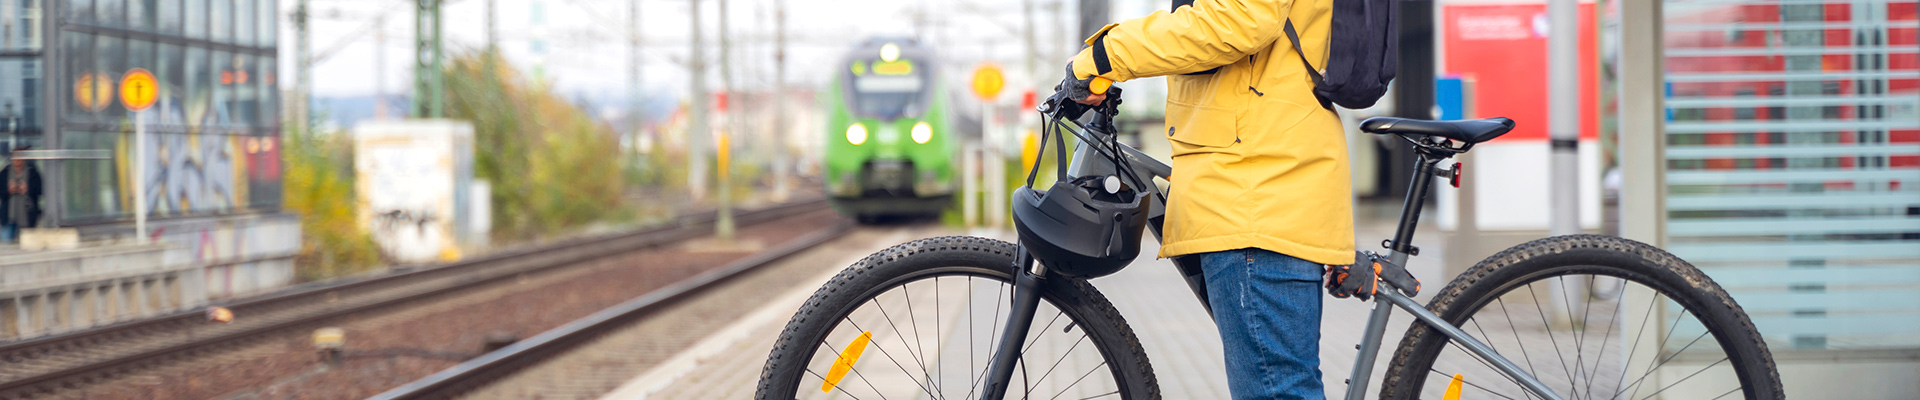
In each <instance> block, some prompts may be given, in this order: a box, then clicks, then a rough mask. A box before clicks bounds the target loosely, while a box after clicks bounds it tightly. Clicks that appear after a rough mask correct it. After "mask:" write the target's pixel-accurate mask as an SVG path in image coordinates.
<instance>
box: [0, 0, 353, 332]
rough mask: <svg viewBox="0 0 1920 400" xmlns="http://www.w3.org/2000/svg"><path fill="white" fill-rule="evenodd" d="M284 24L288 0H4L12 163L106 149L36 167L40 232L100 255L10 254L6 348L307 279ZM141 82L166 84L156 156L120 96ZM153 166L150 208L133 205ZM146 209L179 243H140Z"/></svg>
mask: <svg viewBox="0 0 1920 400" xmlns="http://www.w3.org/2000/svg"><path fill="white" fill-rule="evenodd" d="M278 13H279V11H278V10H277V6H276V2H275V1H273V0H0V161H6V160H10V159H13V158H15V157H16V156H24V154H17V153H16V152H14V151H13V149H15V148H17V147H16V146H18V145H31V146H33V148H34V150H97V151H98V152H94V153H96V154H94V155H92V157H91V158H89V159H47V160H39V161H35V162H36V163H38V164H39V165H38V167H39V169H40V171H41V172H42V175H43V176H44V177H45V182H46V195H45V197H44V198H43V199H42V200H41V207H42V208H43V209H44V210H45V213H44V216H43V217H42V219H41V220H40V223H39V225H40V226H41V227H61V228H74V229H75V230H77V231H78V233H79V236H80V240H81V241H82V242H83V243H84V245H83V246H82V248H81V249H80V250H77V251H65V252H51V253H23V252H19V251H17V250H13V249H0V274H4V275H5V276H8V277H9V278H8V279H7V280H5V281H4V282H0V339H6V338H26V337H33V336H38V335H46V334H52V333H58V332H63V331H68V330H73V329H83V328H87V327H90V326H96V325H100V324H106V323H113V322H116V321H123V320H126V319H129V318H138V317H141V316H143V315H150V314H153V313H164V312H171V311H172V310H181V309H189V308H192V307H196V306H198V305H201V304H204V303H205V302H206V301H207V300H208V299H210V298H220V297H230V296H239V295H246V294H253V293H259V292H262V291H265V290H271V289H274V288H278V287H281V286H285V285H287V284H289V283H291V282H293V280H294V274H293V257H294V255H295V254H296V253H297V252H298V250H299V248H300V227H299V218H298V217H296V216H293V215H287V214H282V213H280V212H279V210H280V205H281V158H280V154H281V138H280V134H281V131H280V113H279V108H278V107H277V106H276V104H277V103H278V102H279V94H278V91H277V90H275V86H276V83H277V82H276V81H277V80H278V79H276V76H275V75H276V72H275V68H276V66H277V60H276V59H275V55H276V50H277V45H276V40H275V39H276V38H275V31H276V29H278V26H277V23H276V22H275V21H276V19H277V18H276V15H278ZM135 68H140V69H145V70H147V71H150V72H151V73H152V74H153V76H154V78H155V79H156V80H157V81H158V82H157V83H158V84H159V85H158V86H159V87H158V92H157V99H156V100H155V102H154V104H153V105H152V107H151V108H149V109H148V110H147V111H145V113H146V118H145V120H146V121H147V132H148V135H147V146H146V147H145V149H146V151H145V154H144V155H141V156H138V157H136V155H135V154H134V149H135V141H134V134H133V133H134V131H135V125H134V123H135V119H134V118H133V117H134V114H132V113H130V112H129V111H128V110H127V108H126V107H125V106H123V105H122V103H121V100H122V99H121V95H120V93H119V85H120V83H121V79H122V78H123V77H124V76H126V74H127V72H128V71H129V70H132V69H135ZM69 153H70V154H71V153H78V152H69ZM98 153H103V154H104V155H105V157H104V159H101V158H99V157H97V156H98V155H100V154H98ZM39 155H40V156H48V155H49V154H48V153H40V154H39ZM136 160H144V161H140V163H142V164H144V165H143V167H142V168H138V169H143V170H144V172H143V176H141V177H139V178H138V180H140V181H144V182H145V188H146V190H145V193H134V191H133V186H134V182H135V181H136V178H135V177H134V176H133V175H134V172H135V171H136V170H137V169H136V168H134V163H135V162H136ZM136 201H143V202H145V203H146V204H147V205H148V207H147V209H148V210H149V213H148V215H149V219H150V222H149V224H148V228H149V229H148V232H149V233H148V236H149V237H151V238H153V239H156V240H157V241H158V243H161V244H163V245H164V246H125V245H123V244H127V243H131V242H132V241H131V240H127V239H132V238H135V237H137V234H136V233H135V232H136V230H135V229H134V224H133V219H134V215H133V210H134V206H133V205H134V204H136V203H134V202H136ZM342 201H348V200H347V199H342ZM88 265H94V266H101V267H87V266H88ZM88 304H119V305H123V306H119V307H108V308H105V309H101V308H98V307H92V306H88Z"/></svg>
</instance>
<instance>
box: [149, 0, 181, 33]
mask: <svg viewBox="0 0 1920 400" xmlns="http://www.w3.org/2000/svg"><path fill="white" fill-rule="evenodd" d="M155 3H156V4H157V5H155V6H154V7H155V9H156V10H159V14H160V17H159V19H160V28H159V31H160V33H165V34H169V35H178V34H180V0H155Z"/></svg>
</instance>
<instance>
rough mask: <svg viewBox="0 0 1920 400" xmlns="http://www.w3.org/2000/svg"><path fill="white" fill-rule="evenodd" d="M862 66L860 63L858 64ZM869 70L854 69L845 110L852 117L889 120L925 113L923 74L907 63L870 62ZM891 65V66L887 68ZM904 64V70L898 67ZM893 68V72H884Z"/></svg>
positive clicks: (925, 100)
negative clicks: (853, 115) (870, 68)
mask: <svg viewBox="0 0 1920 400" xmlns="http://www.w3.org/2000/svg"><path fill="white" fill-rule="evenodd" d="M861 64H864V63H861ZM873 64H874V65H873V67H874V68H873V70H872V71H861V70H863V69H865V68H859V69H856V70H855V71H854V72H856V73H854V74H853V75H852V76H850V78H851V82H850V83H851V84H850V86H852V87H851V88H850V89H852V90H850V92H851V93H850V96H848V99H847V100H848V101H847V107H848V108H849V109H850V111H852V112H853V113H854V114H855V115H860V116H864V117H874V118H885V119H893V118H900V117H906V116H917V115H919V114H921V113H922V112H924V111H925V109H926V103H927V100H928V96H927V95H926V91H927V90H928V88H929V87H930V86H931V82H927V75H926V71H924V70H921V71H915V70H914V69H913V68H912V67H911V65H912V64H909V62H908V61H907V60H900V61H897V62H892V63H888V62H879V61H875V62H873ZM889 64H892V65H889ZM901 65H905V66H906V67H905V68H899V66H901ZM888 67H894V70H888Z"/></svg>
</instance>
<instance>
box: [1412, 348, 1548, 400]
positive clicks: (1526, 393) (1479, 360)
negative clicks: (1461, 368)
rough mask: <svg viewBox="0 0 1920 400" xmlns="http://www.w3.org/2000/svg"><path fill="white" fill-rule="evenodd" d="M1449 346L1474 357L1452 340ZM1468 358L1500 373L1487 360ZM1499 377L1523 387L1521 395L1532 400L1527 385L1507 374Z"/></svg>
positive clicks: (1531, 394) (1435, 370)
mask: <svg viewBox="0 0 1920 400" xmlns="http://www.w3.org/2000/svg"><path fill="white" fill-rule="evenodd" d="M1447 345H1450V346H1453V348H1456V349H1460V351H1461V352H1463V353H1467V354H1469V355H1472V354H1473V353H1472V352H1468V351H1467V349H1466V348H1465V347H1460V344H1459V343H1458V342H1455V341H1452V340H1449V341H1447ZM1495 353H1499V352H1498V351H1495ZM1467 358H1469V359H1472V360H1474V361H1478V362H1480V365H1481V366H1484V367H1487V369H1488V370H1492V371H1494V372H1496V373H1498V372H1500V369H1499V368H1494V367H1493V364H1490V363H1487V360H1485V359H1481V358H1480V357H1467ZM1428 369H1432V368H1428ZM1432 370H1433V372H1440V370H1437V369H1432ZM1497 375H1500V377H1502V378H1507V382H1512V383H1513V385H1514V386H1519V387H1521V388H1522V389H1523V390H1521V391H1520V393H1521V394H1522V395H1524V396H1526V397H1527V398H1529V399H1531V398H1533V392H1528V391H1526V390H1524V389H1525V388H1526V385H1522V384H1520V381H1519V380H1517V379H1514V377H1512V376H1507V374H1505V373H1498V374H1497ZM1447 378H1448V379H1452V378H1453V376H1452V375H1448V376H1447ZM1489 392H1491V390H1489Z"/></svg>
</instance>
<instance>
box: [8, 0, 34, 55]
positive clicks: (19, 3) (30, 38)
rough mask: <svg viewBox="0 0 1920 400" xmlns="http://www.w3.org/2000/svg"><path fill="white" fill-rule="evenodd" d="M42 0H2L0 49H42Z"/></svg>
mask: <svg viewBox="0 0 1920 400" xmlns="http://www.w3.org/2000/svg"><path fill="white" fill-rule="evenodd" d="M40 4H41V3H40V0H0V50H29V51H31V50H39V49H40V21H41V18H40Z"/></svg>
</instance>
